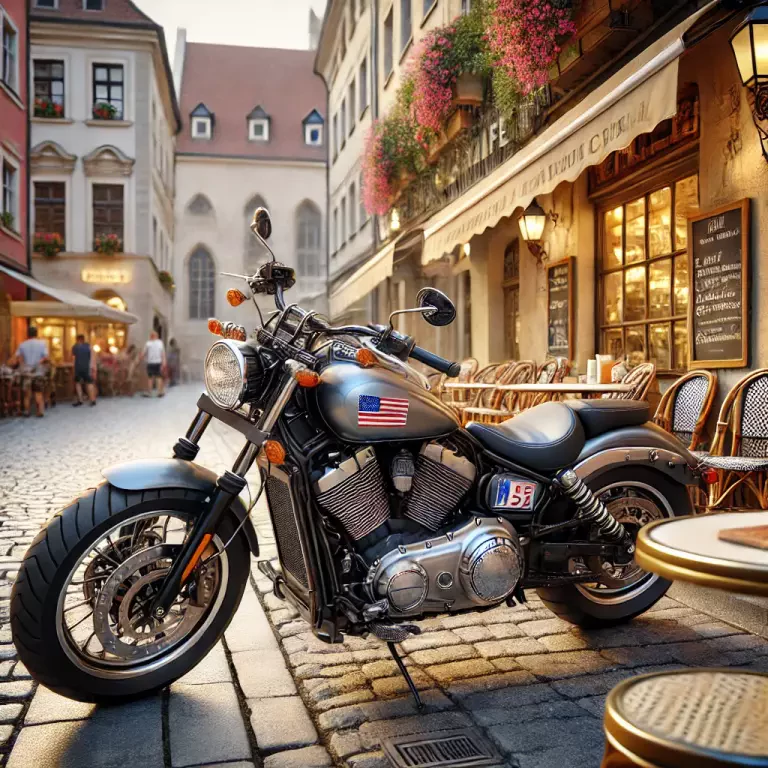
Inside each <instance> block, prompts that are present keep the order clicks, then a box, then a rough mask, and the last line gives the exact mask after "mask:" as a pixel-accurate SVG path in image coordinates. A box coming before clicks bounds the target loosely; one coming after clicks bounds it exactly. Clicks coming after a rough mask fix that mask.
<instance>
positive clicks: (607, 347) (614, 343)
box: [602, 328, 624, 360]
mask: <svg viewBox="0 0 768 768" xmlns="http://www.w3.org/2000/svg"><path fill="white" fill-rule="evenodd" d="M602 352H603V354H604V355H610V356H611V357H612V358H613V359H614V360H621V359H622V358H623V357H624V340H623V337H622V331H621V328H611V329H610V330H607V331H603V344H602Z"/></svg>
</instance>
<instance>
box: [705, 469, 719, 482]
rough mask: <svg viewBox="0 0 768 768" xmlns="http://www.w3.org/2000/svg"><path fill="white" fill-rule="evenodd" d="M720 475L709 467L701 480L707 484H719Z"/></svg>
mask: <svg viewBox="0 0 768 768" xmlns="http://www.w3.org/2000/svg"><path fill="white" fill-rule="evenodd" d="M718 476H719V473H718V471H717V470H716V469H715V468H714V467H707V468H706V469H705V470H704V471H703V472H702V473H701V479H702V480H703V481H704V482H705V483H706V484H707V485H712V484H713V483H716V482H717V479H718Z"/></svg>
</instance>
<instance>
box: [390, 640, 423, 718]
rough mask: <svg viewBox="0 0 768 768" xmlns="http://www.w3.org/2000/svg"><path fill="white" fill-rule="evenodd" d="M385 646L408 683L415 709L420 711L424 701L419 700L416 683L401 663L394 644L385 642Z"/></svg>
mask: <svg viewBox="0 0 768 768" xmlns="http://www.w3.org/2000/svg"><path fill="white" fill-rule="evenodd" d="M387 648H389V652H390V653H391V654H392V658H393V659H394V660H395V664H397V668H398V669H399V670H400V674H402V676H403V677H404V678H405V682H406V683H408V687H409V688H410V689H411V693H412V694H413V698H414V699H416V709H418V710H419V712H421V710H422V709H424V702H423V701H422V700H421V696H419V692H418V691H417V690H416V683H414V682H413V678H412V677H411V676H410V675H409V674H408V670H407V669H406V668H405V664H403V660H402V659H401V658H400V654H399V653H398V652H397V648H395V644H394V643H387Z"/></svg>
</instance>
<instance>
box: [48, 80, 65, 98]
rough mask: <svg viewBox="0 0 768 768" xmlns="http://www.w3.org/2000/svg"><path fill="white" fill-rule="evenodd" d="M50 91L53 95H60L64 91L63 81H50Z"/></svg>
mask: <svg viewBox="0 0 768 768" xmlns="http://www.w3.org/2000/svg"><path fill="white" fill-rule="evenodd" d="M51 93H52V94H53V95H54V96H61V95H62V94H63V93H64V83H63V82H62V81H61V80H54V81H53V82H52V83H51Z"/></svg>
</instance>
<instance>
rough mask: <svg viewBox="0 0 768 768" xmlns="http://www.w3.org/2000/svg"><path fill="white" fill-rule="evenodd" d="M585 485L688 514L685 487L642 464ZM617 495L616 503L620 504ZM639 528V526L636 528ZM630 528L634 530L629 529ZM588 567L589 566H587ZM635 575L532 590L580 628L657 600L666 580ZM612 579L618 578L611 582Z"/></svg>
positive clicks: (620, 617) (668, 513) (626, 615)
mask: <svg viewBox="0 0 768 768" xmlns="http://www.w3.org/2000/svg"><path fill="white" fill-rule="evenodd" d="M585 482H586V484H587V485H588V486H589V488H590V490H592V491H593V493H595V494H596V495H597V496H599V497H600V498H601V499H604V500H605V499H607V498H610V494H611V493H612V492H615V491H614V489H619V492H621V490H620V489H621V488H622V487H624V488H626V489H627V490H628V497H629V498H631V495H632V494H633V493H634V494H637V495H638V497H639V498H642V499H643V500H644V502H645V506H646V508H650V507H651V505H650V504H648V502H649V501H650V502H651V503H652V504H653V505H655V506H656V507H657V509H658V510H659V511H660V512H661V513H662V516H663V517H678V516H681V515H691V514H693V512H694V510H693V507H692V505H691V500H690V497H689V495H688V493H687V491H686V488H685V486H681V485H678V484H676V483H674V482H672V481H671V480H670V479H669V478H668V477H667V476H666V475H664V474H662V473H661V472H657V471H655V470H652V469H648V468H646V467H626V468H623V467H622V468H621V469H613V470H609V471H608V472H604V473H602V474H600V475H597V476H592V477H590V478H588V479H587V480H586V481H585ZM620 503H621V502H620V500H619V504H620ZM637 530H639V528H638V529H637ZM633 532H634V533H636V531H633ZM590 570H592V568H590ZM637 570H638V571H639V574H636V577H637V580H636V581H634V582H632V583H630V584H628V586H627V587H625V588H624V589H623V590H622V589H620V588H617V589H615V590H607V589H601V586H604V585H587V584H566V585H564V586H559V587H541V588H539V589H537V590H536V592H537V594H538V595H539V597H540V598H541V600H542V602H543V603H544V604H545V605H546V606H547V608H549V610H550V611H552V612H553V613H555V614H556V615H557V616H558V617H560V618H561V619H565V620H566V621H570V622H571V623H572V624H577V625H579V626H581V627H585V628H600V627H610V626H615V625H616V624H624V623H626V622H628V621H631V620H632V619H634V618H635V617H636V616H639V615H640V614H641V613H645V612H646V611H647V610H648V609H649V608H651V607H652V606H653V605H654V604H655V603H657V602H658V601H659V600H660V599H661V598H662V597H663V596H664V594H665V593H666V591H667V590H668V589H669V587H670V584H671V582H670V581H667V580H666V579H662V578H661V577H660V576H656V575H655V574H650V573H646V572H645V571H640V569H637ZM617 584H620V582H618V581H617Z"/></svg>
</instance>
